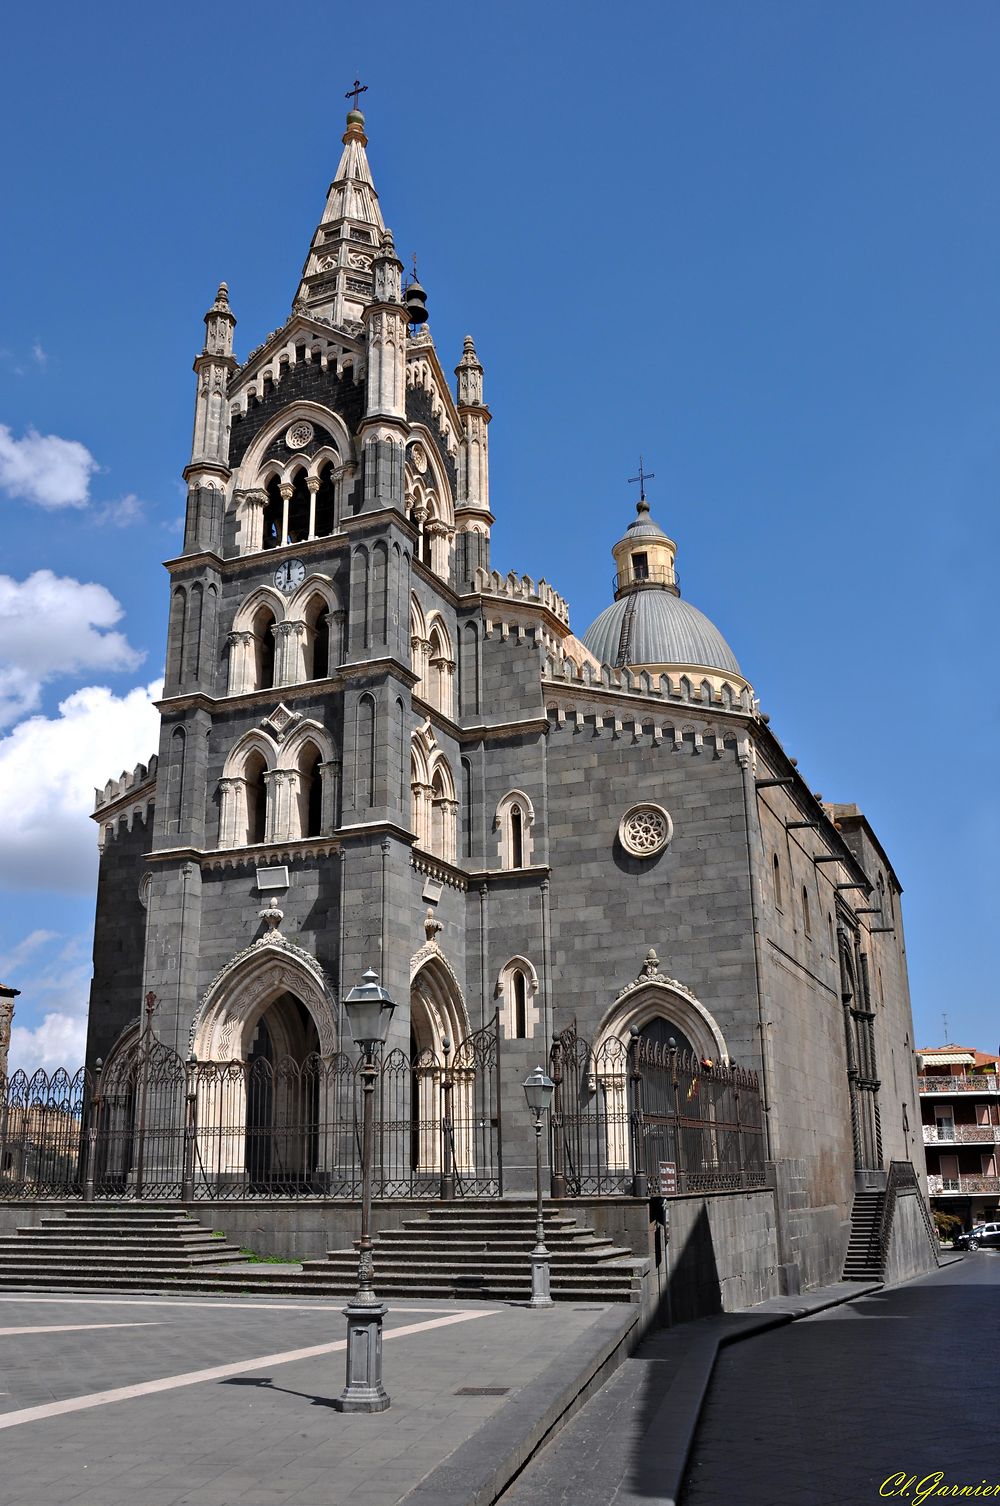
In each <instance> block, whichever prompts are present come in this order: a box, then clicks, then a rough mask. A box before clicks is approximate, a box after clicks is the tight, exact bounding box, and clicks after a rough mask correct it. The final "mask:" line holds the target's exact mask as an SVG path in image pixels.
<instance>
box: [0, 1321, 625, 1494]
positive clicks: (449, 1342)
mask: <svg viewBox="0 0 1000 1506" xmlns="http://www.w3.org/2000/svg"><path fill="white" fill-rule="evenodd" d="M628 1317H629V1309H628V1307H627V1305H619V1306H618V1307H617V1308H614V1307H612V1308H608V1307H604V1306H601V1305H598V1304H593V1305H590V1306H587V1305H585V1304H580V1305H572V1306H571V1305H569V1304H566V1305H562V1306H560V1307H558V1308H554V1309H548V1310H544V1311H536V1312H532V1311H530V1310H528V1309H527V1308H520V1307H503V1306H499V1305H495V1304H489V1303H480V1304H472V1303H432V1302H412V1303H398V1304H397V1303H393V1304H392V1306H391V1310H390V1313H389V1315H388V1317H387V1319H386V1329H385V1361H384V1368H385V1380H386V1385H387V1388H388V1390H389V1392H390V1395H391V1396H392V1407H391V1409H390V1410H389V1411H388V1412H386V1413H383V1414H381V1415H380V1416H361V1417H359V1416H342V1415H341V1414H340V1413H338V1412H336V1411H334V1409H333V1407H332V1405H331V1402H332V1400H333V1398H334V1397H335V1396H336V1395H337V1394H338V1393H339V1391H340V1390H341V1388H342V1386H343V1381H344V1333H345V1329H346V1323H345V1319H344V1318H343V1316H342V1312H341V1305H340V1304H339V1303H333V1302H331V1303H324V1302H318V1301H312V1302H308V1301H303V1302H300V1303H294V1302H288V1301H280V1300H274V1301H272V1302H234V1301H224V1300H222V1301H207V1300H206V1301H201V1300H191V1301H185V1300H180V1299H171V1298H155V1297H138V1298H128V1297H114V1296H112V1295H111V1294H109V1295H108V1296H106V1297H103V1298H100V1299H98V1298H92V1297H78V1298H73V1297H39V1296H28V1295H25V1296H23V1297H22V1296H5V1297H3V1298H0V1356H2V1362H0V1393H2V1394H0V1433H2V1440H0V1451H2V1452H0V1459H2V1464H0V1506H70V1503H72V1506H236V1503H239V1506H339V1503H341V1502H347V1501H351V1502H352V1503H354V1506H394V1503H395V1502H396V1501H398V1500H400V1499H401V1498H402V1497H403V1496H405V1495H406V1494H407V1493H408V1492H409V1491H410V1490H412V1489H413V1488H414V1487H416V1486H417V1485H418V1484H419V1483H420V1482H421V1481H422V1480H424V1479H425V1477H426V1476H427V1475H428V1473H429V1472H430V1471H432V1470H434V1469H435V1467H436V1466H438V1465H440V1464H441V1462H442V1461H443V1460H445V1459H446V1458H448V1456H449V1455H451V1454H452V1453H453V1452H454V1450H455V1449H456V1448H458V1447H459V1446H460V1445H462V1444H464V1443H466V1441H467V1440H468V1439H469V1438H470V1437H471V1436H472V1435H473V1434H475V1433H477V1431H478V1430H479V1429H480V1427H481V1426H482V1424H483V1423H484V1422H486V1421H487V1420H488V1419H489V1418H490V1416H491V1414H493V1413H495V1412H497V1411H498V1410H499V1409H502V1408H504V1407H505V1406H508V1405H509V1404H510V1403H511V1402H515V1403H516V1402H517V1399H518V1398H519V1397H522V1396H524V1395H525V1394H526V1388H530V1386H531V1384H532V1383H533V1382H534V1383H536V1385H541V1386H542V1387H543V1389H544V1386H545V1377H546V1376H547V1375H549V1374H550V1373H551V1371H552V1365H553V1361H554V1360H557V1359H558V1357H559V1356H560V1354H565V1353H566V1352H567V1350H568V1349H573V1346H574V1345H575V1346H576V1349H575V1350H574V1353H579V1352H580V1349H581V1346H582V1349H583V1350H584V1351H585V1350H586V1348H587V1340H588V1337H592V1338H593V1339H594V1342H595V1343H597V1344H600V1343H601V1342H602V1341H603V1339H602V1334H607V1333H612V1334H613V1333H614V1332H615V1331H617V1330H618V1329H620V1327H621V1325H622V1323H623V1322H626V1321H627V1320H628ZM490 1391H492V1393H493V1394H489V1392H490ZM484 1392H486V1393H487V1394H484Z"/></svg>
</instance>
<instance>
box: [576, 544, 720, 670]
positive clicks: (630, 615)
mask: <svg viewBox="0 0 1000 1506" xmlns="http://www.w3.org/2000/svg"><path fill="white" fill-rule="evenodd" d="M632 526H633V528H634V527H635V526H636V525H635V524H633V525H632ZM640 526H642V527H652V528H654V529H656V524H655V523H653V524H651V525H650V524H643V525H640ZM656 531H657V532H658V533H659V532H660V530H659V529H656ZM626 628H627V632H626V631H625V630H626ZM583 642H584V645H585V646H586V647H587V648H588V649H589V650H590V652H591V653H592V654H593V655H594V658H595V659H598V660H599V661H600V662H601V663H602V664H611V665H625V664H639V665H641V664H677V665H684V666H685V667H688V666H690V667H692V668H694V667H698V668H701V669H710V670H716V671H717V672H719V673H721V674H733V675H740V666H739V664H738V663H737V662H736V655H735V654H734V653H733V651H732V649H731V648H730V647H729V644H728V643H727V642H726V640H725V638H723V636H722V634H721V633H720V632H719V629H718V628H717V627H716V626H715V624H714V623H712V622H709V620H708V618H707V617H706V616H705V614H704V612H699V611H698V608H697V607H693V606H692V605H691V603H690V602H688V601H684V600H683V599H682V598H681V597H680V596H675V595H674V594H673V592H672V591H657V590H637V591H632V592H630V593H629V594H628V595H625V596H621V597H620V598H619V599H618V601H615V602H613V603H612V604H611V606H610V607H605V608H604V611H603V612H602V613H601V615H600V616H599V617H598V618H597V620H596V621H595V622H592V623H591V625H590V627H589V628H588V629H587V631H586V632H585V633H584V635H583ZM623 649H624V653H623V652H622V650H623ZM740 677H741V678H742V675H740Z"/></svg>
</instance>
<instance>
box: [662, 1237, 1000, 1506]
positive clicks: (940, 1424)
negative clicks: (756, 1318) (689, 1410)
mask: <svg viewBox="0 0 1000 1506" xmlns="http://www.w3.org/2000/svg"><path fill="white" fill-rule="evenodd" d="M998 1418H1000V1252H996V1251H979V1252H978V1253H976V1254H972V1255H968V1256H966V1257H965V1258H964V1259H963V1260H961V1261H960V1262H958V1263H957V1264H952V1265H949V1266H946V1267H945V1268H944V1269H943V1270H940V1271H936V1272H934V1273H932V1274H931V1275H930V1276H924V1277H921V1278H920V1279H918V1280H916V1281H910V1282H907V1283H906V1284H905V1285H903V1286H897V1287H892V1288H886V1289H883V1290H882V1291H880V1292H877V1293H875V1294H873V1295H871V1296H868V1297H865V1298H862V1299H861V1300H860V1301H859V1302H855V1303H852V1304H851V1305H849V1306H847V1307H839V1308H836V1309H834V1310H832V1311H830V1312H825V1313H822V1314H820V1315H819V1316H817V1317H814V1318H809V1319H807V1320H806V1321H804V1322H801V1323H795V1324H793V1325H792V1326H791V1327H788V1328H782V1329H780V1330H778V1331H776V1332H772V1333H768V1334H765V1335H762V1336H761V1337H759V1338H754V1339H749V1340H748V1341H747V1342H746V1343H741V1344H735V1345H733V1346H732V1347H731V1348H727V1349H724V1350H723V1351H722V1352H721V1354H720V1355H719V1359H718V1362H717V1364H716V1367H715V1373H714V1375H713V1378H712V1384H711V1387H710V1390H709V1394H708V1401H707V1405H706V1406H705V1409H704V1411H703V1413H702V1419H701V1423H700V1425H699V1427H698V1430H697V1433H696V1435H695V1440H694V1447H693V1449H692V1451H691V1458H690V1463H689V1468H688V1473H687V1477H686V1480H685V1484H684V1489H683V1491H682V1494H681V1506H722V1503H729V1502H734V1501H738V1502H740V1506H812V1503H814V1502H829V1503H831V1506H875V1503H877V1502H878V1501H879V1500H880V1499H883V1500H884V1499H891V1497H889V1496H887V1495H886V1496H881V1497H880V1494H879V1487H880V1486H881V1485H883V1482H885V1481H887V1480H889V1478H890V1476H895V1475H901V1476H902V1478H901V1479H900V1480H898V1481H896V1482H895V1483H894V1484H891V1485H887V1486H886V1491H887V1492H888V1491H889V1490H894V1489H895V1490H900V1491H901V1490H903V1489H904V1488H905V1487H906V1482H907V1481H908V1480H909V1479H910V1477H911V1476H913V1477H915V1480H914V1482H913V1483H912V1484H911V1485H910V1486H909V1489H908V1493H907V1494H906V1495H900V1496H898V1497H896V1498H897V1499H899V1500H903V1501H907V1502H909V1503H910V1506H913V1503H914V1502H915V1501H919V1492H918V1484H919V1482H920V1481H922V1480H924V1477H926V1476H928V1475H932V1474H934V1473H936V1472H937V1471H939V1470H940V1471H942V1472H943V1476H944V1478H943V1482H942V1483H943V1484H948V1485H952V1484H955V1485H971V1486H977V1485H981V1484H982V1482H983V1481H984V1480H985V1481H986V1482H987V1483H988V1484H990V1485H997V1486H1000V1443H998V1440H997V1421H998ZM926 1483H927V1482H925V1485H926ZM930 1499H931V1501H932V1502H933V1497H931V1498H930Z"/></svg>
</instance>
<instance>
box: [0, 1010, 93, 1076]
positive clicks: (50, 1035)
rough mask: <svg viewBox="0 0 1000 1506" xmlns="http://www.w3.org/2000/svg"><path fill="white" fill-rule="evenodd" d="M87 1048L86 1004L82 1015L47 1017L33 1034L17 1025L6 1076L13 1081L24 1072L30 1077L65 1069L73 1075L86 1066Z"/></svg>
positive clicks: (55, 1014) (12, 1035)
mask: <svg viewBox="0 0 1000 1506" xmlns="http://www.w3.org/2000/svg"><path fill="white" fill-rule="evenodd" d="M86 1046H87V1014H86V1002H85V1003H84V1012H83V1014H59V1013H53V1014H47V1015H46V1016H45V1017H44V1019H43V1020H42V1023H41V1024H40V1025H38V1026H36V1028H35V1029H34V1030H29V1029H27V1028H26V1027H25V1026H23V1025H15V1026H13V1028H12V1029H11V1032H10V1051H9V1053H8V1056H7V1075H8V1076H10V1077H12V1076H13V1075H14V1073H15V1072H16V1071H17V1070H18V1068H21V1069H23V1070H24V1071H25V1072H27V1074H28V1076H29V1077H30V1076H31V1074H32V1073H33V1072H37V1071H38V1069H39V1067H41V1068H42V1070H43V1071H44V1072H50V1073H51V1072H54V1071H55V1069H56V1068H57V1067H65V1068H66V1070H67V1072H70V1073H72V1072H74V1071H75V1070H76V1069H77V1067H82V1066H83V1053H84V1051H85V1050H86Z"/></svg>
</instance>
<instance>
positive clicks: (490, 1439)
mask: <svg viewBox="0 0 1000 1506" xmlns="http://www.w3.org/2000/svg"><path fill="white" fill-rule="evenodd" d="M623 1309H624V1310H623ZM638 1325H639V1309H638V1308H637V1307H634V1306H631V1305H629V1306H628V1307H625V1306H624V1304H622V1306H621V1307H614V1308H611V1309H609V1311H608V1312H605V1313H602V1314H601V1315H600V1316H599V1317H598V1318H597V1320H596V1322H595V1323H593V1324H592V1325H591V1327H590V1328H588V1329H587V1331H586V1332H585V1333H582V1334H581V1335H580V1337H579V1338H577V1339H574V1341H573V1343H572V1344H570V1345H569V1346H568V1348H567V1349H565V1350H564V1351H563V1352H562V1353H561V1354H560V1355H559V1358H558V1360H557V1361H556V1362H555V1363H553V1364H552V1365H550V1366H549V1367H548V1368H547V1369H546V1370H544V1371H543V1372H542V1374H541V1375H539V1376H536V1377H535V1379H534V1380H533V1381H529V1383H528V1384H527V1385H526V1386H524V1387H523V1388H522V1389H521V1390H520V1391H518V1393H517V1394H516V1396H514V1397H512V1398H511V1400H510V1401H509V1402H508V1403H507V1405H506V1406H505V1407H502V1408H501V1409H500V1411H499V1412H497V1413H495V1414H494V1416H492V1417H489V1418H487V1420H486V1421H485V1422H484V1423H483V1425H482V1427H481V1428H479V1429H478V1430H477V1431H476V1432H475V1433H473V1435H472V1437H471V1438H467V1439H466V1441H465V1442H464V1443H463V1444H460V1445H459V1447H458V1448H457V1449H456V1450H455V1451H454V1453H452V1454H450V1455H449V1457H448V1458H447V1459H445V1460H443V1461H442V1463H441V1464H439V1465H438V1466H437V1467H436V1468H435V1469H433V1470H431V1472H430V1474H428V1475H426V1476H425V1477H424V1479H423V1480H421V1482H420V1484H419V1485H416V1486H415V1487H414V1488H413V1489H412V1490H411V1491H408V1492H407V1494H406V1495H405V1496H402V1497H401V1499H400V1501H399V1502H398V1506H493V1503H494V1502H495V1501H496V1500H497V1499H498V1498H499V1497H500V1496H501V1495H502V1494H503V1492H504V1491H505V1490H506V1489H507V1487H508V1485H509V1484H510V1483H511V1481H512V1480H513V1479H514V1477H515V1475H517V1474H519V1473H520V1471H521V1470H522V1469H523V1468H524V1466H525V1465H526V1464H527V1462H528V1460H529V1459H530V1458H531V1457H532V1455H533V1454H535V1453H537V1451H538V1450H539V1449H540V1448H541V1447H542V1445H543V1444H544V1443H546V1442H547V1441H548V1439H549V1437H550V1436H551V1435H553V1434H554V1433H556V1432H558V1430H559V1429H560V1428H561V1427H563V1426H564V1425H565V1423H567V1422H568V1421H569V1420H570V1418H571V1417H572V1416H573V1415H574V1414H575V1413H576V1412H577V1411H579V1409H580V1407H582V1406H583V1404H584V1402H586V1401H587V1400H589V1398H590V1397H591V1396H592V1395H593V1394H594V1392H595V1391H597V1390H599V1389H600V1387H601V1386H603V1385H604V1383H605V1381H606V1380H608V1379H609V1378H610V1376H611V1375H612V1374H613V1373H614V1371H615V1370H617V1369H618V1367H619V1365H621V1364H622V1363H623V1362H624V1361H625V1360H626V1359H628V1357H629V1355H630V1354H631V1353H632V1350H633V1349H634V1347H635V1344H636V1342H637V1339H638V1335H637V1334H636V1329H637V1328H638Z"/></svg>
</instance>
